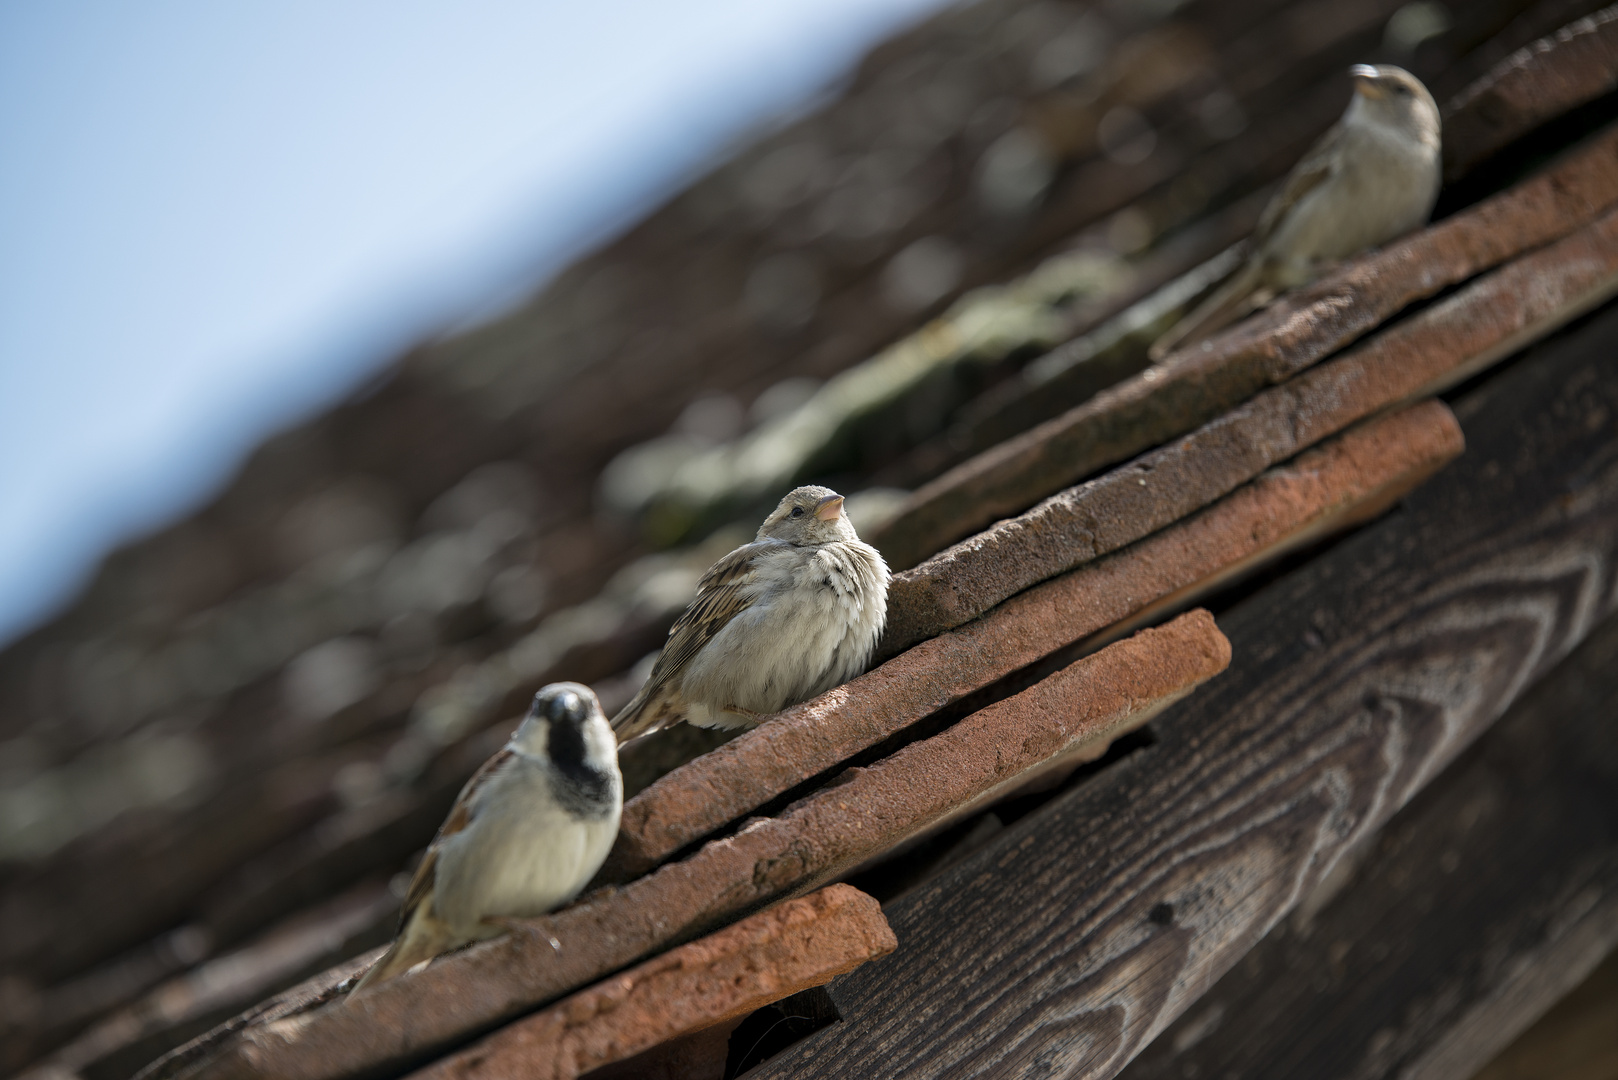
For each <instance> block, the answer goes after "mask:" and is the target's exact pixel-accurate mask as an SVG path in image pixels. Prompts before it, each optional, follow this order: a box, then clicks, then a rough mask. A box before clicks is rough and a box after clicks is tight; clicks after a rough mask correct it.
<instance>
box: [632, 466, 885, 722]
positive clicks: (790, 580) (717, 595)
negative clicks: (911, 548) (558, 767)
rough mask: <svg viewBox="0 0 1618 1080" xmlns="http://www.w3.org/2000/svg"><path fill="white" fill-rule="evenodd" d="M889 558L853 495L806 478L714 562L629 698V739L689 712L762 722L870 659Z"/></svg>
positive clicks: (700, 718)
mask: <svg viewBox="0 0 1618 1080" xmlns="http://www.w3.org/2000/svg"><path fill="white" fill-rule="evenodd" d="M888 580H889V574H888V564H887V563H885V562H883V561H882V556H881V555H880V554H879V553H878V552H877V550H876V548H874V547H872V546H871V545H870V544H867V543H864V542H863V541H861V540H860V538H859V537H858V536H856V535H855V533H854V526H853V525H851V524H850V523H849V520H848V518H847V517H846V516H845V515H844V514H843V497H842V496H841V495H839V494H837V493H836V492H835V491H832V490H831V489H830V488H823V487H800V488H797V489H796V490H794V491H792V492H791V493H789V494H788V495H787V497H786V498H784V499H782V500H781V503H780V505H779V506H777V507H776V508H775V510H774V511H773V512H772V513H771V514H770V516H769V517H767V518H765V519H764V524H763V525H761V526H759V530H758V536H757V537H756V538H755V539H754V540H753V542H752V543H750V544H744V545H742V546H741V547H739V548H737V549H736V550H735V551H732V552H731V553H730V554H729V555H726V556H725V557H724V558H722V559H720V560H719V561H718V562H716V563H714V564H713V566H712V567H711V568H709V570H708V572H707V573H706V574H704V575H703V576H702V580H700V581H699V582H697V598H696V600H694V601H693V602H692V604H691V606H690V607H688V608H686V610H685V613H684V614H683V615H681V616H680V617H679V619H678V620H676V621H675V623H674V626H673V628H672V629H670V630H669V638H668V642H667V643H666V644H665V645H664V646H663V652H662V654H661V655H660V656H659V657H658V658H657V663H656V664H655V665H654V666H653V668H652V674H651V677H650V678H649V679H647V680H646V685H645V686H643V687H641V689H640V692H639V693H637V694H636V695H635V697H634V699H633V700H632V701H630V703H629V704H628V705H625V706H624V708H623V710H622V711H621V712H619V714H618V715H617V716H615V717H613V719H612V728H613V731H615V732H616V733H617V735H618V741H619V742H624V741H627V740H629V739H631V738H634V737H635V736H636V735H641V734H644V733H646V732H648V731H655V730H657V729H658V728H661V727H666V726H667V725H669V724H672V723H675V722H676V721H678V720H682V719H683V720H685V721H686V722H687V723H689V724H695V725H696V726H698V727H710V728H735V727H751V726H753V725H754V724H757V723H758V722H759V721H760V720H762V719H763V718H764V717H765V716H766V715H767V714H769V713H775V712H780V711H781V710H782V709H784V708H786V707H787V706H788V705H795V704H797V703H798V702H800V701H807V700H808V699H809V698H812V697H814V696H815V695H817V694H820V693H824V692H825V691H827V690H830V689H831V688H832V687H834V686H837V685H838V684H840V683H844V682H847V681H848V680H849V679H852V678H853V677H854V676H855V675H858V674H859V673H860V672H861V671H863V670H864V669H865V665H866V663H867V662H868V661H869V660H870V659H871V650H872V649H874V648H875V647H876V639H877V637H878V636H879V635H880V634H881V633H882V626H883V624H884V623H885V622H886V621H887V617H888Z"/></svg>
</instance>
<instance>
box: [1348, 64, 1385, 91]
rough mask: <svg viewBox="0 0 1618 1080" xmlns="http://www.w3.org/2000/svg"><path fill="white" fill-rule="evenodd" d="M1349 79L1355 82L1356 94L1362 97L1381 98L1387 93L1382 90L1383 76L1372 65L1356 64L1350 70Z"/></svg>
mask: <svg viewBox="0 0 1618 1080" xmlns="http://www.w3.org/2000/svg"><path fill="white" fill-rule="evenodd" d="M1348 77H1349V78H1350V79H1352V80H1354V92H1355V93H1356V94H1359V95H1360V96H1362V97H1368V98H1379V97H1382V96H1383V95H1384V94H1386V93H1387V91H1386V90H1384V89H1382V76H1381V75H1379V74H1378V73H1377V70H1376V68H1374V67H1372V66H1371V65H1370V64H1355V65H1354V66H1353V67H1351V68H1349V69H1348Z"/></svg>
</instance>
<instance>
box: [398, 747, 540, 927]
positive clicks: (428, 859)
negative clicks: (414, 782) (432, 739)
mask: <svg viewBox="0 0 1618 1080" xmlns="http://www.w3.org/2000/svg"><path fill="white" fill-rule="evenodd" d="M515 756H516V753H515V751H513V750H512V749H511V748H510V747H506V748H504V749H502V750H500V751H499V752H498V753H496V754H495V755H494V756H493V757H491V758H489V760H488V761H485V762H484V763H483V764H482V765H480V766H478V771H477V772H475V773H473V774H472V779H470V780H468V781H467V782H466V786H465V787H463V788H461V794H460V795H459V796H458V797H457V798H456V799H455V805H454V806H452V807H450V811H449V816H448V817H446V818H445V819H444V824H442V825H440V826H439V827H438V835H436V836H434V837H433V842H432V843H431V844H430V845H428V848H427V854H426V855H424V856H422V859H421V865H420V866H418V867H416V874H415V876H414V877H412V878H411V879H410V889H409V891H407V892H406V893H405V899H404V908H403V910H401V911H400V912H399V927H400V929H401V930H402V929H403V928H404V927H406V926H409V925H410V917H411V916H412V915H414V914H415V912H416V909H417V908H419V907H420V906H421V905H422V904H423V903H425V902H426V901H427V900H428V899H429V898H431V897H432V895H433V886H434V884H435V882H436V880H437V877H436V871H437V868H438V849H439V845H441V844H442V843H443V842H444V841H445V840H447V839H448V838H450V837H451V836H454V835H455V834H456V833H458V832H461V831H463V830H464V829H465V828H466V827H467V826H468V825H470V824H472V803H473V800H474V799H475V797H476V796H477V792H478V789H479V788H481V787H482V786H483V785H484V784H486V783H488V782H489V780H490V779H491V778H492V777H493V776H494V774H495V773H497V772H499V771H500V767H501V766H502V765H504V764H505V763H506V762H508V761H510V760H511V759H512V758H513V757H515Z"/></svg>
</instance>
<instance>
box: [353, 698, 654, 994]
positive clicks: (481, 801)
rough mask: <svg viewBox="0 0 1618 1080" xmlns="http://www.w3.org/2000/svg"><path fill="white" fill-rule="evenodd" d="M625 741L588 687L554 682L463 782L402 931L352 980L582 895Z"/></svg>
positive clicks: (614, 829) (614, 823) (596, 863)
mask: <svg viewBox="0 0 1618 1080" xmlns="http://www.w3.org/2000/svg"><path fill="white" fill-rule="evenodd" d="M623 805H624V785H623V778H622V776H620V774H619V772H618V744H617V742H616V741H615V740H614V739H613V736H612V729H611V728H610V727H608V725H607V718H606V716H605V715H604V714H603V713H602V711H601V704H600V702H598V701H597V700H596V696H595V694H594V693H593V692H591V690H590V688H589V687H587V686H581V685H579V684H578V683H552V684H551V685H549V686H547V687H545V688H544V689H543V690H541V691H540V692H539V693H538V694H535V695H534V703H533V705H532V706H531V707H530V708H529V710H528V715H527V717H525V718H524V720H523V722H522V725H521V726H520V727H518V728H517V731H516V733H515V734H514V735H512V736H511V740H510V741H509V742H507V743H506V745H505V747H504V748H503V749H501V751H500V752H499V753H497V754H495V755H494V756H493V757H491V758H490V759H489V760H488V761H486V762H484V763H483V766H482V767H481V768H479V769H478V771H477V772H476V773H475V774H474V775H473V777H472V779H470V780H468V781H467V782H466V786H465V787H463V788H462V789H461V794H460V797H459V798H458V799H456V800H455V806H454V807H453V808H452V809H451V810H450V812H449V817H447V818H445V819H444V824H443V825H441V826H439V829H438V835H437V836H436V837H434V838H433V842H432V845H431V846H430V847H428V849H427V854H426V856H425V857H424V858H423V859H422V860H421V865H420V866H419V867H417V868H416V876H415V878H414V879H413V880H412V881H411V882H410V891H409V893H408V894H407V895H406V897H405V902H404V911H403V912H402V913H401V914H400V916H399V936H398V937H397V938H396V939H395V940H394V942H393V947H392V948H391V949H389V950H388V951H387V953H386V954H384V955H383V957H382V959H380V960H378V961H377V963H376V965H375V966H374V967H372V968H371V970H370V971H369V972H367V973H366V975H365V977H364V978H363V979H361V980H360V982H359V983H358V984H357V985H356V986H355V987H354V989H355V991H356V992H358V991H360V990H363V989H365V988H366V987H368V986H370V985H372V984H374V983H378V982H381V981H383V980H384V979H391V978H393V977H394V976H395V975H398V974H399V973H400V972H403V971H406V970H408V969H410V968H411V967H414V966H415V965H416V964H419V963H421V962H422V961H423V960H430V959H432V958H433V957H434V956H437V955H438V954H439V953H442V952H447V951H448V950H450V949H454V948H457V947H459V946H461V945H465V944H467V943H468V942H472V941H478V940H481V939H483V938H491V937H495V936H497V935H499V934H501V933H503V932H504V931H505V927H504V926H502V925H501V924H500V923H499V922H498V921H494V920H499V919H502V918H522V917H525V916H531V915H543V914H544V913H546V912H547V911H551V910H553V909H555V908H557V907H560V906H561V905H562V904H565V903H567V902H568V901H569V900H571V899H573V898H574V897H575V896H577V895H578V894H579V891H580V890H581V889H583V888H584V886H585V885H586V884H588V883H589V881H590V879H591V878H592V877H594V876H595V872H596V871H597V870H599V869H600V868H601V864H602V862H603V861H604V860H605V859H606V857H607V852H608V850H609V849H610V848H611V847H612V842H613V839H614V838H615V837H616V836H617V835H618V815H619V812H620V811H621V810H622V809H623Z"/></svg>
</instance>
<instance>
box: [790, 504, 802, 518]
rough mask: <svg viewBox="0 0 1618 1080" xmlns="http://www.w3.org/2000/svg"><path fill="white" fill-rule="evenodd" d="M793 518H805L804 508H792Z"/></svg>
mask: <svg viewBox="0 0 1618 1080" xmlns="http://www.w3.org/2000/svg"><path fill="white" fill-rule="evenodd" d="M792 516H793V517H803V507H801V506H794V507H793V508H792Z"/></svg>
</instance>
